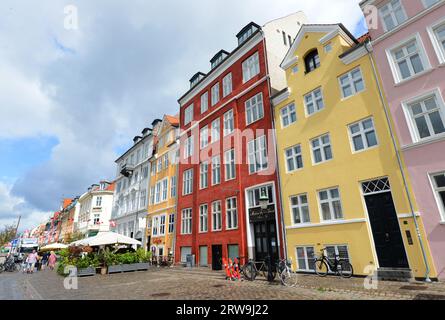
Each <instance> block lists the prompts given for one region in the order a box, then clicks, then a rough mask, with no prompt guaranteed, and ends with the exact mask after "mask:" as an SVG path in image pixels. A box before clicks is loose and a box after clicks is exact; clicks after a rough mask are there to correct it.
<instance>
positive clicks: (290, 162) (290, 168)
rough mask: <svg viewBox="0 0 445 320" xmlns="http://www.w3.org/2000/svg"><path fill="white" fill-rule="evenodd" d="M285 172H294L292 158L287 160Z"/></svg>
mask: <svg viewBox="0 0 445 320" xmlns="http://www.w3.org/2000/svg"><path fill="white" fill-rule="evenodd" d="M287 170H289V171H293V170H295V165H294V159H293V158H291V159H288V160H287Z"/></svg>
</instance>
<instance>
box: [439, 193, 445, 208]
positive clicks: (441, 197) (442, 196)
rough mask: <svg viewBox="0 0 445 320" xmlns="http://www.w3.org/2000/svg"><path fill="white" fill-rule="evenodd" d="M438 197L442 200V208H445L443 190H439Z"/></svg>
mask: <svg viewBox="0 0 445 320" xmlns="http://www.w3.org/2000/svg"><path fill="white" fill-rule="evenodd" d="M439 196H440V199H441V200H442V205H443V208H444V209H445V191H441V192H439Z"/></svg>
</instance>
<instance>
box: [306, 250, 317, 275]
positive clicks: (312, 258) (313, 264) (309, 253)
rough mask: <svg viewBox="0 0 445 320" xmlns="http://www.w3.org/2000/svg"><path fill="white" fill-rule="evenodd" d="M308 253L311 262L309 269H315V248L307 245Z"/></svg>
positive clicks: (309, 262)
mask: <svg viewBox="0 0 445 320" xmlns="http://www.w3.org/2000/svg"><path fill="white" fill-rule="evenodd" d="M306 254H307V260H308V264H309V270H315V260H314V258H315V257H314V248H313V247H307V248H306Z"/></svg>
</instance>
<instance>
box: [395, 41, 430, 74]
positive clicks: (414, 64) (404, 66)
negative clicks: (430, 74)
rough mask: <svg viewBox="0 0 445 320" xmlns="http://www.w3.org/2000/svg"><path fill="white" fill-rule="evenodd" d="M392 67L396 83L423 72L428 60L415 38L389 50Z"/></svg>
mask: <svg viewBox="0 0 445 320" xmlns="http://www.w3.org/2000/svg"><path fill="white" fill-rule="evenodd" d="M390 55H391V58H392V65H393V68H394V70H395V73H396V74H395V76H396V82H400V81H402V80H406V79H409V78H411V77H413V76H415V75H416V74H418V73H421V72H423V71H425V70H426V69H427V67H428V60H427V58H426V54H425V51H424V49H423V47H422V44H421V42H420V38H419V39H418V38H417V37H416V38H414V39H411V40H409V41H408V42H406V43H404V44H403V45H401V46H399V47H397V48H396V49H393V50H391V54H390Z"/></svg>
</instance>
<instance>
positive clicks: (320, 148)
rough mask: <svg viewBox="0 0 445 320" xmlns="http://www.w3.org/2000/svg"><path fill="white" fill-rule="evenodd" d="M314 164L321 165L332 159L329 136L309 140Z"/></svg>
mask: <svg viewBox="0 0 445 320" xmlns="http://www.w3.org/2000/svg"><path fill="white" fill-rule="evenodd" d="M311 147H312V155H313V159H312V160H313V162H314V163H321V162H325V161H328V160H331V159H332V147H331V138H330V136H329V134H325V135H324V136H321V137H318V138H315V139H313V140H311Z"/></svg>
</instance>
